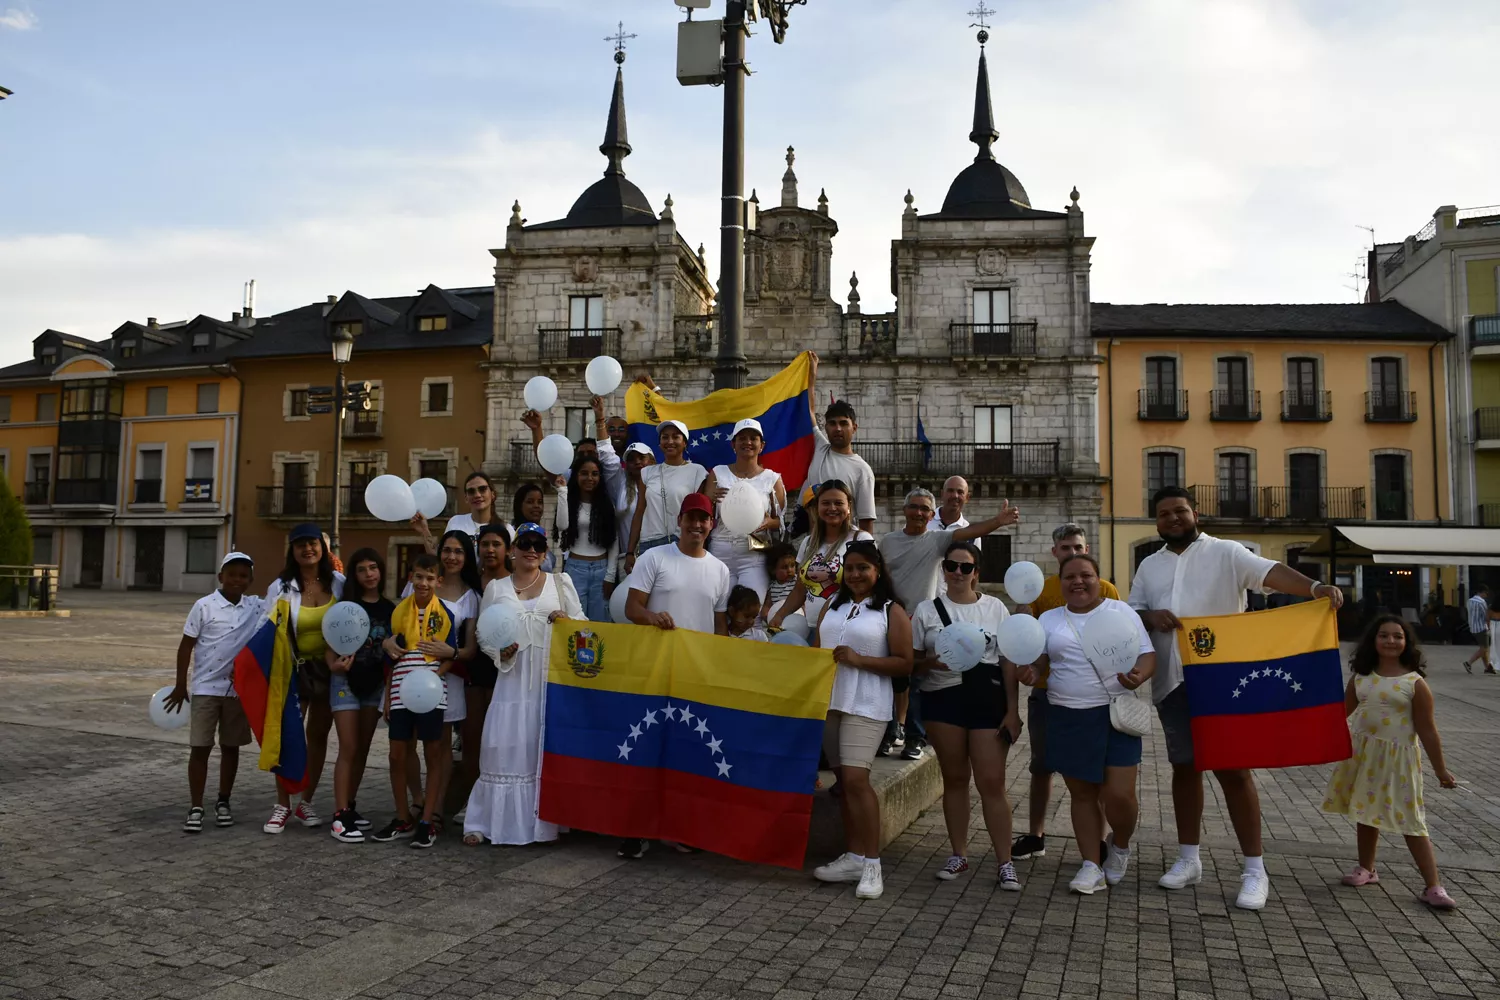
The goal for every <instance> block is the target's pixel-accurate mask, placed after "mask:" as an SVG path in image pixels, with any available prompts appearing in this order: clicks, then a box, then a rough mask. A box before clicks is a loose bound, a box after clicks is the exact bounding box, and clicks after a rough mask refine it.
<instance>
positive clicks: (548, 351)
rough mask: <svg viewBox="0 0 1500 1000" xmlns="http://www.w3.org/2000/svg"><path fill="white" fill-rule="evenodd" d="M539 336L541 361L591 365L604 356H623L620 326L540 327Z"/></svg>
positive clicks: (538, 344)
mask: <svg viewBox="0 0 1500 1000" xmlns="http://www.w3.org/2000/svg"><path fill="white" fill-rule="evenodd" d="M536 332H537V357H538V358H539V359H541V360H542V361H588V360H590V359H591V358H597V357H599V356H600V355H601V354H607V355H609V356H610V357H618V356H619V354H620V328H619V327H618V326H604V327H587V328H579V327H568V326H539V327H537V328H536Z"/></svg>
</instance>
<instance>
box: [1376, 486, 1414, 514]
mask: <svg viewBox="0 0 1500 1000" xmlns="http://www.w3.org/2000/svg"><path fill="white" fill-rule="evenodd" d="M1410 517H1411V511H1410V510H1409V509H1408V507H1407V503H1406V491H1405V490H1376V491H1375V520H1377V521H1405V520H1408V519H1409V518H1410Z"/></svg>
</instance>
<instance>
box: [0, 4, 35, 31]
mask: <svg viewBox="0 0 1500 1000" xmlns="http://www.w3.org/2000/svg"><path fill="white" fill-rule="evenodd" d="M37 23H38V22H37V19H36V15H35V14H33V13H32V12H31V11H30V10H23V9H21V8H20V7H7V8H6V9H5V11H4V12H3V13H0V28H9V29H10V30H12V31H30V30H31V29H33V28H35V27H36V26H37Z"/></svg>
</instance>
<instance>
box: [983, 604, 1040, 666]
mask: <svg viewBox="0 0 1500 1000" xmlns="http://www.w3.org/2000/svg"><path fill="white" fill-rule="evenodd" d="M995 638H996V639H997V640H998V641H999V643H1000V655H1001V656H1003V657H1005V658H1006V659H1007V660H1009V661H1010V662H1012V663H1014V664H1017V665H1019V666H1023V667H1024V666H1026V665H1028V664H1031V663H1035V662H1036V661H1037V660H1039V659H1041V658H1042V654H1043V653H1045V652H1046V651H1047V630H1046V629H1044V628H1042V623H1041V622H1039V621H1037V620H1036V619H1035V618H1033V617H1031V616H1030V615H1011V616H1010V617H1009V618H1007V619H1005V621H1003V622H1001V623H1000V628H999V630H998V631H997V632H996V634H995Z"/></svg>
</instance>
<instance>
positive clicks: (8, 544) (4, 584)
mask: <svg viewBox="0 0 1500 1000" xmlns="http://www.w3.org/2000/svg"><path fill="white" fill-rule="evenodd" d="M30 565H31V522H30V521H29V520H27V518H26V508H25V507H22V506H21V500H20V498H19V497H17V496H16V495H15V494H14V493H12V492H11V491H10V483H9V482H8V481H7V480H6V477H5V476H3V475H0V566H30ZM23 586H24V585H23ZM15 589H16V579H15V577H13V576H11V575H9V574H8V573H6V572H5V571H3V570H0V607H3V606H6V605H9V604H10V602H11V598H12V595H13V594H14V593H15Z"/></svg>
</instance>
